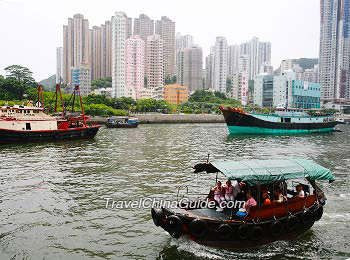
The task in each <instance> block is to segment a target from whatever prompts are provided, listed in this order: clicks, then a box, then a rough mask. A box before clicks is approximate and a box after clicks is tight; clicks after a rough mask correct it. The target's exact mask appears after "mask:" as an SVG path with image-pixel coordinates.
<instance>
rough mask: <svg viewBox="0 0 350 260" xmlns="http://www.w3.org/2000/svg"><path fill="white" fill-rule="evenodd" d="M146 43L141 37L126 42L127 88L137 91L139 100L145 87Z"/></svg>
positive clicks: (131, 38)
mask: <svg viewBox="0 0 350 260" xmlns="http://www.w3.org/2000/svg"><path fill="white" fill-rule="evenodd" d="M144 55H145V42H144V41H143V40H142V39H141V38H140V36H139V35H133V36H131V37H130V38H129V39H127V40H126V87H127V88H133V89H134V90H135V96H136V99H139V93H140V90H141V89H143V87H144V75H145V74H144V72H145V68H144V67H145V56H144Z"/></svg>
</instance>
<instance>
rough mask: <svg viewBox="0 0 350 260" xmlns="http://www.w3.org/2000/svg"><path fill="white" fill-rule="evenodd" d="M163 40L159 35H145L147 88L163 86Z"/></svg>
mask: <svg viewBox="0 0 350 260" xmlns="http://www.w3.org/2000/svg"><path fill="white" fill-rule="evenodd" d="M163 47H164V42H163V40H162V39H161V37H160V35H157V34H155V35H151V36H148V37H147V59H146V62H147V72H146V77H147V88H149V89H155V88H158V87H162V86H164V59H163Z"/></svg>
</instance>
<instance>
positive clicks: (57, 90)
mask: <svg viewBox="0 0 350 260" xmlns="http://www.w3.org/2000/svg"><path fill="white" fill-rule="evenodd" d="M58 93H59V94H60V100H61V105H62V115H63V116H65V114H66V109H65V107H64V101H63V98H62V91H61V85H60V84H56V92H55V96H56V102H55V113H56V112H57V106H58Z"/></svg>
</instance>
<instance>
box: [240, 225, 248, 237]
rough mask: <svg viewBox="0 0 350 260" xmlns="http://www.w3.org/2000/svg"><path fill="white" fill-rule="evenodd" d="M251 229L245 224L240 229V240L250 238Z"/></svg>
mask: <svg viewBox="0 0 350 260" xmlns="http://www.w3.org/2000/svg"><path fill="white" fill-rule="evenodd" d="M249 231H250V228H249V226H248V225H247V224H243V225H241V226H239V228H238V236H239V238H240V239H242V240H245V239H247V238H248V236H249Z"/></svg>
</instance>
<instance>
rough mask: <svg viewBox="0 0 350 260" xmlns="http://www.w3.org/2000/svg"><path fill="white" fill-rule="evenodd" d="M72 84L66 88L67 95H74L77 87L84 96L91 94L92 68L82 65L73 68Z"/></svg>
mask: <svg viewBox="0 0 350 260" xmlns="http://www.w3.org/2000/svg"><path fill="white" fill-rule="evenodd" d="M71 74H72V83H71V84H70V85H69V86H68V87H67V88H66V93H69V94H70V93H72V92H73V90H74V87H75V86H76V85H79V86H80V93H81V95H82V96H87V95H90V94H91V66H90V65H89V64H81V65H80V66H77V67H72V68H71Z"/></svg>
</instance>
